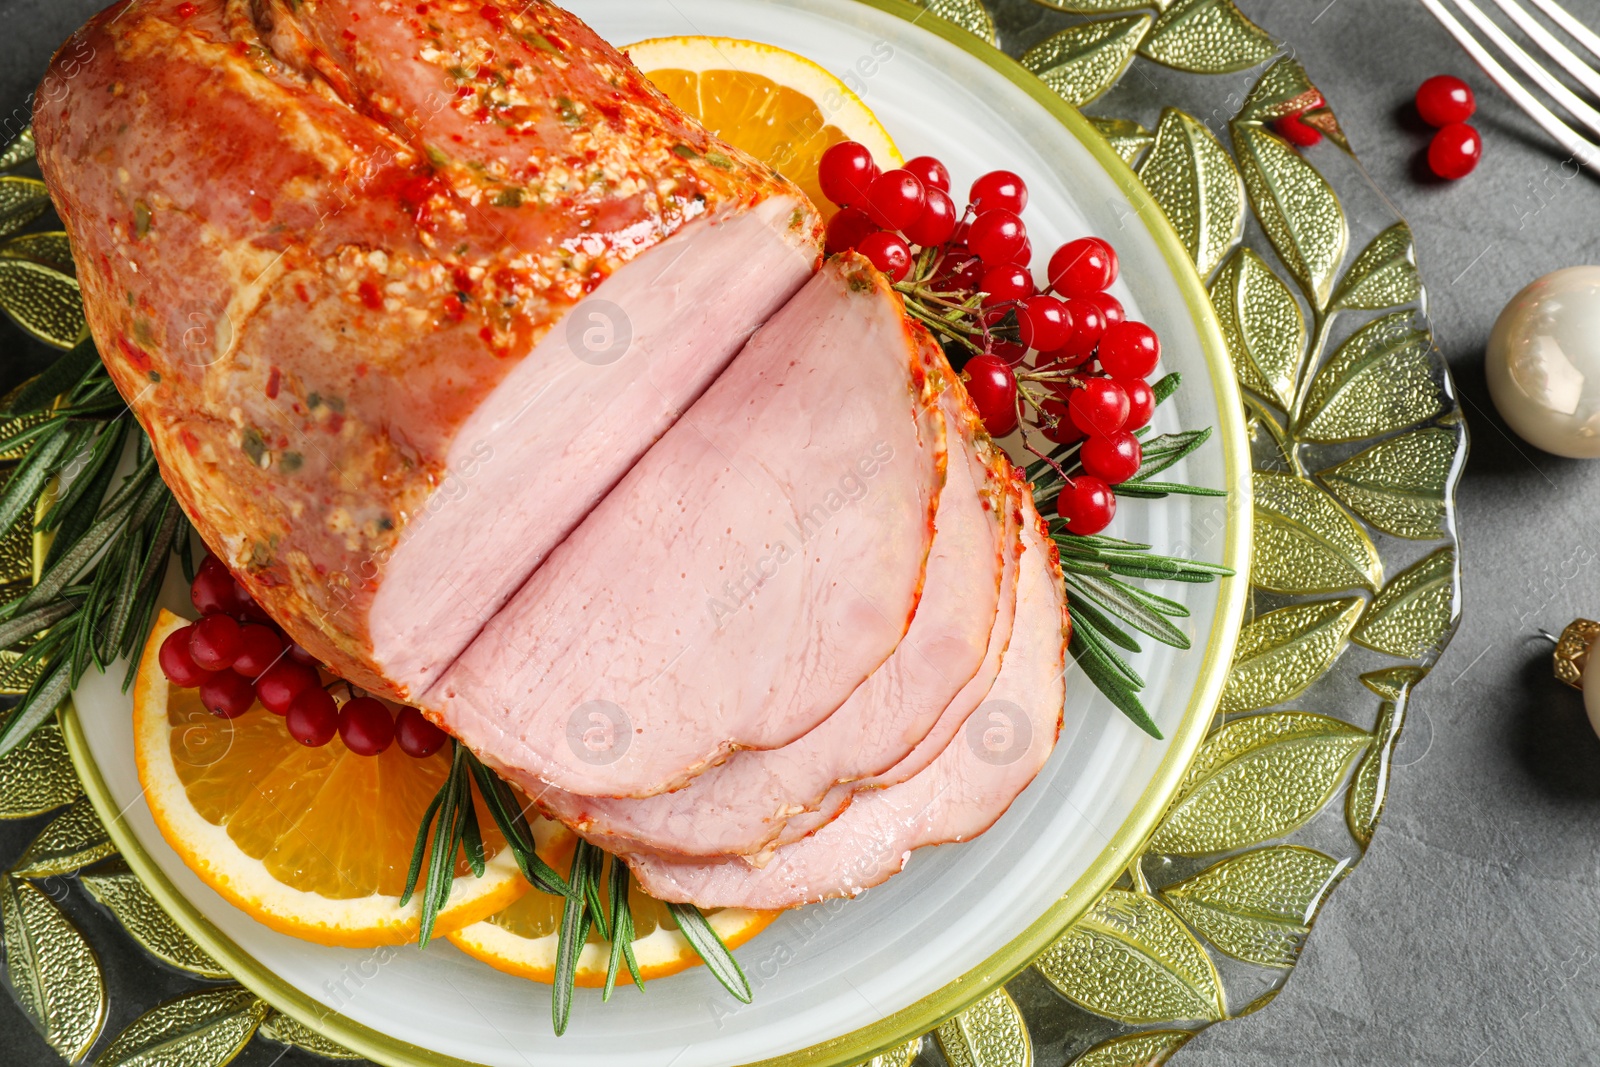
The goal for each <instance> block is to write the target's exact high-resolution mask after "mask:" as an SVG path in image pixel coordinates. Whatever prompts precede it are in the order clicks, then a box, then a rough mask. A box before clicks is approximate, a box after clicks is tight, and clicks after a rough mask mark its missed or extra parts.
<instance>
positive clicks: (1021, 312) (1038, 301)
mask: <svg viewBox="0 0 1600 1067" xmlns="http://www.w3.org/2000/svg"><path fill="white" fill-rule="evenodd" d="M1017 323H1018V325H1019V326H1020V327H1021V334H1022V343H1023V344H1024V345H1026V346H1027V347H1028V348H1032V349H1035V350H1037V351H1040V352H1053V351H1055V350H1056V349H1058V348H1060V347H1061V346H1063V345H1065V344H1066V343H1067V339H1068V338H1070V337H1071V336H1072V330H1073V327H1072V316H1071V314H1070V313H1068V311H1067V306H1066V305H1065V304H1063V303H1062V302H1061V301H1059V300H1057V299H1056V298H1055V297H1053V296H1034V297H1029V298H1028V299H1027V300H1025V301H1023V303H1022V306H1021V307H1020V308H1018V309H1017Z"/></svg>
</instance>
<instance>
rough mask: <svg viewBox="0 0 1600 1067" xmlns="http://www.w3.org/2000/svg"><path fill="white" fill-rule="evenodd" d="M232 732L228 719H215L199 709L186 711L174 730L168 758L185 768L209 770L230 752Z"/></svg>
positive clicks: (232, 727)
mask: <svg viewBox="0 0 1600 1067" xmlns="http://www.w3.org/2000/svg"><path fill="white" fill-rule="evenodd" d="M236 732H237V731H236V730H235V729H234V724H233V720H232V719H219V718H217V716H215V715H213V714H211V713H210V712H209V711H206V710H205V709H203V708H194V709H191V710H189V711H186V712H184V715H183V724H182V725H181V726H179V727H177V729H176V730H175V734H176V736H175V740H176V741H177V744H176V745H174V746H173V750H172V758H173V759H175V760H177V761H178V762H179V763H182V764H184V765H185V766H188V767H210V766H212V765H213V764H215V763H216V762H217V761H218V760H220V759H222V757H224V756H226V755H227V754H228V751H229V749H231V748H233V739H234V737H235V735H236Z"/></svg>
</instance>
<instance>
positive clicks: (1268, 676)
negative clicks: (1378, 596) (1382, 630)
mask: <svg viewBox="0 0 1600 1067" xmlns="http://www.w3.org/2000/svg"><path fill="white" fill-rule="evenodd" d="M1363 606H1364V604H1363V601H1362V600H1361V598H1360V597H1341V598H1339V599H1337V600H1315V601H1311V602H1309V603H1304V604H1290V605H1289V606H1288V607H1283V608H1279V609H1277V610H1276V611H1269V612H1267V613H1266V614H1264V615H1258V616H1256V617H1255V618H1254V619H1252V620H1250V622H1248V623H1246V624H1245V627H1244V629H1243V630H1242V631H1241V632H1240V634H1239V648H1238V651H1237V652H1236V653H1234V658H1233V669H1232V670H1231V671H1229V672H1228V681H1227V683H1226V685H1224V686H1223V690H1222V704H1221V708H1220V710H1221V711H1222V712H1223V713H1224V714H1227V713H1231V712H1239V711H1255V710H1256V709H1257V708H1268V707H1271V706H1272V705H1274V704H1281V703H1283V702H1284V701H1286V700H1292V699H1293V698H1295V697H1297V696H1299V695H1300V694H1301V693H1303V692H1305V691H1306V689H1308V688H1309V687H1310V685H1311V683H1312V682H1314V681H1316V680H1317V679H1318V678H1320V677H1322V675H1323V673H1324V672H1326V671H1327V669H1328V668H1329V667H1330V666H1332V665H1333V661H1334V660H1335V659H1337V658H1338V656H1339V653H1340V652H1342V651H1344V646H1345V642H1346V641H1347V640H1348V639H1349V636H1350V631H1351V630H1352V629H1353V628H1354V627H1355V624H1356V620H1357V619H1359V618H1360V617H1361V610H1362V608H1363Z"/></svg>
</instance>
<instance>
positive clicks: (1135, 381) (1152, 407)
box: [1117, 378, 1156, 430]
mask: <svg viewBox="0 0 1600 1067" xmlns="http://www.w3.org/2000/svg"><path fill="white" fill-rule="evenodd" d="M1117 384H1118V385H1120V386H1122V391H1123V392H1124V393H1127V394H1128V421H1127V422H1125V423H1123V424H1122V428H1123V429H1124V430H1142V429H1144V428H1145V427H1146V426H1148V425H1150V419H1151V417H1152V416H1154V415H1155V413H1156V394H1155V393H1154V392H1153V391H1152V390H1151V388H1150V386H1149V385H1147V384H1146V383H1145V381H1144V379H1143V378H1131V379H1129V380H1127V381H1121V382H1118V383H1117Z"/></svg>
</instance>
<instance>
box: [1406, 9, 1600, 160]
mask: <svg viewBox="0 0 1600 1067" xmlns="http://www.w3.org/2000/svg"><path fill="white" fill-rule="evenodd" d="M1493 2H1494V4H1495V6H1497V7H1499V8H1500V10H1501V11H1504V12H1505V13H1506V15H1507V17H1509V18H1510V19H1511V21H1512V22H1513V23H1515V24H1516V26H1517V27H1518V28H1519V29H1521V30H1522V32H1523V33H1525V34H1527V35H1528V37H1530V38H1532V40H1533V42H1534V43H1535V44H1536V45H1538V46H1539V48H1540V49H1541V50H1543V52H1544V53H1545V55H1546V56H1548V57H1549V58H1550V60H1551V61H1552V62H1554V63H1555V64H1556V65H1557V66H1559V67H1560V68H1561V69H1562V70H1564V71H1566V72H1567V73H1568V74H1570V75H1571V76H1572V77H1573V78H1574V79H1575V80H1576V81H1577V82H1578V83H1579V84H1580V85H1582V86H1583V87H1584V88H1585V89H1587V90H1589V92H1591V93H1594V94H1595V95H1596V96H1600V71H1597V70H1596V69H1595V68H1594V67H1593V66H1591V65H1590V63H1589V62H1588V61H1586V60H1584V59H1583V58H1582V57H1580V56H1579V55H1578V54H1577V53H1575V52H1574V51H1573V50H1572V49H1571V48H1569V47H1568V46H1567V45H1566V44H1564V43H1562V41H1561V40H1560V39H1559V38H1558V37H1556V36H1555V34H1553V33H1551V32H1550V31H1549V30H1548V29H1546V28H1545V27H1544V26H1543V25H1542V24H1541V23H1539V22H1537V21H1535V19H1534V17H1533V16H1532V15H1531V14H1529V13H1528V9H1527V8H1525V7H1523V6H1522V4H1521V3H1520V2H1519V0H1493ZM1528 2H1529V3H1531V4H1532V5H1533V6H1534V7H1536V8H1538V9H1539V10H1540V11H1541V12H1543V13H1544V15H1545V16H1546V17H1547V18H1549V19H1550V21H1551V22H1552V23H1554V24H1555V25H1556V26H1557V27H1558V28H1559V29H1561V30H1562V31H1563V32H1565V33H1566V34H1567V35H1568V36H1569V37H1571V38H1572V39H1573V40H1574V41H1576V42H1577V43H1578V44H1579V45H1580V46H1581V47H1582V48H1583V49H1584V50H1586V51H1587V52H1589V54H1590V55H1592V56H1594V57H1595V58H1596V59H1600V35H1596V34H1595V33H1594V32H1593V31H1592V30H1590V29H1588V28H1587V27H1586V26H1584V25H1583V24H1582V23H1580V22H1579V21H1578V20H1577V19H1575V18H1573V17H1572V15H1570V14H1569V13H1568V12H1567V11H1566V10H1565V9H1563V8H1562V7H1561V5H1560V4H1559V3H1557V2H1556V0H1528ZM1421 3H1422V6H1423V7H1425V8H1427V9H1428V11H1429V13H1431V14H1432V15H1433V17H1434V18H1436V19H1438V20H1439V23H1440V24H1441V25H1442V26H1444V28H1445V30H1446V31H1448V32H1449V34H1450V36H1452V37H1454V38H1455V39H1456V42H1457V43H1458V44H1460V45H1461V47H1462V48H1464V49H1466V51H1467V54H1468V55H1470V56H1471V57H1472V58H1473V59H1474V60H1475V61H1476V62H1477V64H1478V66H1480V67H1482V68H1483V72H1484V73H1485V74H1487V75H1488V76H1489V79H1490V80H1491V81H1493V82H1494V83H1495V84H1496V85H1498V86H1499V87H1500V88H1501V89H1503V90H1504V91H1505V93H1506V95H1508V96H1510V97H1511V99H1512V100H1513V101H1515V102H1516V104H1517V106H1518V107H1520V108H1522V110H1523V111H1525V112H1527V113H1528V117H1529V118H1531V119H1533V121H1534V122H1536V123H1538V124H1539V126H1540V128H1541V129H1543V130H1544V131H1545V132H1546V133H1548V134H1549V135H1550V136H1551V137H1554V138H1555V139H1556V141H1557V143H1559V144H1560V145H1561V147H1562V148H1563V149H1565V150H1566V151H1567V152H1569V153H1570V154H1571V155H1572V158H1573V159H1574V160H1576V161H1577V162H1578V163H1579V164H1581V165H1582V166H1585V167H1591V168H1593V167H1595V166H1596V165H1597V164H1600V145H1597V144H1596V143H1595V142H1593V141H1591V140H1589V139H1588V138H1586V137H1584V136H1583V135H1582V134H1581V133H1579V132H1578V131H1577V130H1574V129H1573V128H1572V127H1571V126H1570V125H1568V124H1567V123H1566V122H1563V121H1562V120H1561V119H1560V118H1558V117H1557V116H1556V114H1555V112H1553V111H1551V110H1550V109H1549V108H1548V107H1546V106H1545V105H1544V104H1543V103H1541V102H1540V100H1539V98H1538V97H1536V96H1534V95H1533V93H1532V92H1530V91H1529V90H1528V88H1527V87H1526V86H1525V85H1523V84H1522V83H1521V82H1520V81H1518V80H1517V78H1516V76H1515V75H1513V74H1511V72H1509V71H1508V70H1506V68H1505V67H1503V66H1501V65H1500V62H1499V61H1498V60H1496V59H1495V58H1494V56H1492V55H1491V54H1490V53H1489V50H1488V49H1487V48H1485V47H1484V46H1483V45H1482V44H1481V43H1480V42H1479V41H1478V39H1477V38H1476V37H1474V36H1473V35H1472V33H1471V31H1470V30H1468V29H1467V28H1466V27H1465V26H1463V25H1462V24H1461V23H1460V21H1459V20H1457V19H1456V17H1455V15H1453V14H1451V12H1450V10H1449V9H1448V8H1447V7H1446V6H1445V3H1444V0H1421ZM1450 3H1452V4H1454V6H1455V7H1457V8H1459V9H1460V11H1461V12H1462V13H1463V14H1464V15H1466V17H1467V19H1468V21H1470V22H1471V23H1472V24H1473V25H1474V26H1476V27H1477V28H1478V31H1479V32H1480V33H1482V34H1483V36H1484V37H1486V38H1488V39H1489V41H1490V43H1492V44H1493V45H1494V46H1495V47H1496V48H1498V49H1499V50H1500V51H1501V52H1502V53H1504V54H1505V56H1506V58H1508V59H1510V60H1511V62H1512V63H1514V64H1516V66H1518V67H1519V68H1521V70H1522V72H1523V73H1524V74H1525V75H1527V76H1528V78H1529V80H1531V81H1532V82H1533V83H1534V85H1536V86H1537V87H1538V88H1540V89H1542V90H1543V91H1544V92H1545V93H1546V94H1548V95H1549V96H1550V97H1551V98H1552V99H1553V100H1555V102H1556V103H1557V104H1559V105H1560V106H1561V108H1562V109H1564V110H1565V111H1566V112H1567V113H1568V114H1569V115H1571V116H1572V117H1573V118H1575V119H1576V120H1577V121H1578V122H1579V123H1580V124H1582V125H1583V126H1584V127H1587V128H1588V129H1589V130H1590V131H1591V132H1592V133H1594V134H1595V135H1600V111H1596V110H1595V109H1594V108H1593V107H1591V106H1590V105H1589V104H1588V103H1586V102H1585V101H1584V100H1583V99H1582V98H1581V97H1579V96H1578V94H1577V93H1574V92H1573V91H1572V90H1571V89H1569V88H1567V86H1566V85H1564V84H1563V83H1562V82H1561V81H1560V80H1559V79H1558V78H1557V77H1556V76H1555V75H1554V74H1552V73H1550V71H1548V70H1546V69H1545V68H1544V67H1543V66H1541V65H1540V64H1539V61H1538V60H1536V59H1534V58H1533V56H1531V55H1529V54H1528V53H1527V52H1526V51H1525V50H1524V49H1523V48H1522V46H1521V45H1519V44H1517V42H1516V41H1514V40H1512V39H1511V37H1510V35H1508V34H1507V33H1506V32H1505V31H1504V30H1502V29H1501V28H1500V27H1499V25H1497V24H1496V23H1495V22H1494V21H1493V20H1492V19H1490V18H1489V16H1488V15H1486V14H1484V12H1483V9H1482V8H1480V7H1478V5H1477V4H1476V3H1474V2H1473V0H1450Z"/></svg>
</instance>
